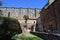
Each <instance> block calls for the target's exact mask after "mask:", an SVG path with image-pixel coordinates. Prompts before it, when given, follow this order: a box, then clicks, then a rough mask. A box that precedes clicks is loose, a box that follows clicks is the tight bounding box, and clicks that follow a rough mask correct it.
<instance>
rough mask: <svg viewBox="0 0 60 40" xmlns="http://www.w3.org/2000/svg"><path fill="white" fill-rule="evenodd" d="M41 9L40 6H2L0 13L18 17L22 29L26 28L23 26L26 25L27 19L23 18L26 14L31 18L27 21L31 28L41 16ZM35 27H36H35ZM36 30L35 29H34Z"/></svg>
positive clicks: (4, 15) (5, 15)
mask: <svg viewBox="0 0 60 40" xmlns="http://www.w3.org/2000/svg"><path fill="white" fill-rule="evenodd" d="M40 11H41V10H40V9H38V8H14V7H11V8H10V7H9V8H7V7H0V15H2V16H3V17H8V16H9V17H10V18H15V19H17V20H18V21H19V22H20V24H21V26H22V29H23V30H24V28H23V26H24V25H25V20H24V18H23V16H24V15H27V16H28V17H29V20H28V21H27V26H28V28H29V29H30V28H31V26H34V25H35V24H36V19H37V18H38V17H39V16H40V14H39V12H40ZM35 26H36V25H35ZM33 28H35V27H33ZM33 30H35V29H33Z"/></svg>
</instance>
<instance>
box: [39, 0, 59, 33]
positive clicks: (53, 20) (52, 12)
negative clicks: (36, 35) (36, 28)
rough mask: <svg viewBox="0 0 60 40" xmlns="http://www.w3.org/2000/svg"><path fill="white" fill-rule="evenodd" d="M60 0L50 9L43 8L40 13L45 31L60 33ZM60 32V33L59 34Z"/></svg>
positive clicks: (50, 6)
mask: <svg viewBox="0 0 60 40" xmlns="http://www.w3.org/2000/svg"><path fill="white" fill-rule="evenodd" d="M59 4H60V0H56V1H55V2H53V3H52V4H51V5H49V7H48V8H45V7H44V8H43V9H42V11H41V12H40V15H41V21H42V24H43V27H44V31H45V32H46V31H47V32H48V30H50V32H53V33H59V32H60V31H59V30H60V29H59V28H60V27H59V26H60V21H59V20H60V5H59ZM58 31H59V32H58Z"/></svg>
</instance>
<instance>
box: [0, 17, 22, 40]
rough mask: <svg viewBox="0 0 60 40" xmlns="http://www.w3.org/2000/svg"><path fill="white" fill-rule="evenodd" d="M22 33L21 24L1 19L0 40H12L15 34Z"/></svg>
mask: <svg viewBox="0 0 60 40" xmlns="http://www.w3.org/2000/svg"><path fill="white" fill-rule="evenodd" d="M20 33H22V30H21V26H20V23H19V22H18V21H17V20H16V19H12V18H9V17H0V40H2V39H3V40H4V39H10V37H12V36H13V35H15V34H20Z"/></svg>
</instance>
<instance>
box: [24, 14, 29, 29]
mask: <svg viewBox="0 0 60 40" xmlns="http://www.w3.org/2000/svg"><path fill="white" fill-rule="evenodd" d="M23 18H24V19H25V23H26V29H27V20H28V19H29V17H28V16H27V15H24V16H23Z"/></svg>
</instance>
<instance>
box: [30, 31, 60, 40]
mask: <svg viewBox="0 0 60 40" xmlns="http://www.w3.org/2000/svg"><path fill="white" fill-rule="evenodd" d="M30 33H31V34H33V35H36V36H38V37H40V38H43V39H44V40H60V35H55V34H49V33H37V32H30Z"/></svg>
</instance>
